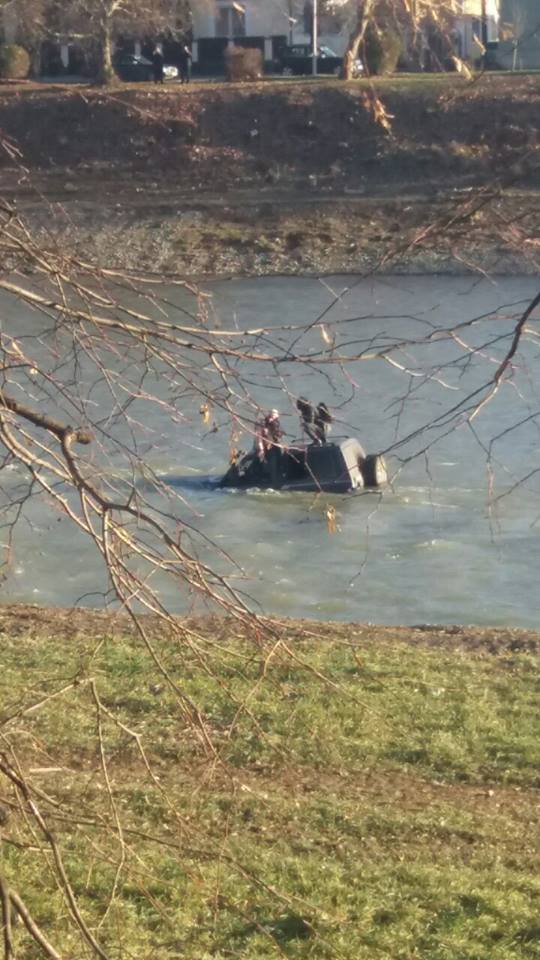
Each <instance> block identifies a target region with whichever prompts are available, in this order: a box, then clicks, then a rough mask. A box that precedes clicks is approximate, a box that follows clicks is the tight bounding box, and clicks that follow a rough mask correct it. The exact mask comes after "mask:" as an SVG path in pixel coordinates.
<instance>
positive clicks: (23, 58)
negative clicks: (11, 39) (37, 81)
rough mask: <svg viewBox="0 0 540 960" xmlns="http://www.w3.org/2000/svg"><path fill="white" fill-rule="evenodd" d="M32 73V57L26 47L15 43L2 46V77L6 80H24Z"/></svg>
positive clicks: (0, 64) (0, 73)
mask: <svg viewBox="0 0 540 960" xmlns="http://www.w3.org/2000/svg"><path fill="white" fill-rule="evenodd" d="M29 73H30V56H29V54H28V53H27V52H26V50H25V49H24V47H18V46H17V45H16V44H15V43H5V44H2V45H1V46H0V77H3V78H4V79H6V80H23V79H24V78H25V77H27V76H28V74H29Z"/></svg>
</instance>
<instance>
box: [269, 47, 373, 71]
mask: <svg viewBox="0 0 540 960" xmlns="http://www.w3.org/2000/svg"><path fill="white" fill-rule="evenodd" d="M276 68H277V72H278V73H281V74H283V76H284V77H293V76H307V75H308V74H310V73H312V72H313V55H312V49H311V46H310V44H309V43H295V44H293V46H291V47H282V49H281V50H280V52H279V59H278V62H277V64H276ZM342 70H343V57H338V55H337V54H336V53H334V51H333V50H331V49H330V47H325V46H321V47H319V54H318V56H317V73H322V74H333V75H334V76H335V77H339V76H340V75H341V73H342ZM362 70H363V68H362V63H361V61H360V60H357V61H356V63H355V71H356V74H357V75H359V74H361V73H362Z"/></svg>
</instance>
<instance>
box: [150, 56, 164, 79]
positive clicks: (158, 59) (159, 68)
mask: <svg viewBox="0 0 540 960" xmlns="http://www.w3.org/2000/svg"><path fill="white" fill-rule="evenodd" d="M163 63H164V60H163V54H162V52H161V50H160V49H159V47H156V49H155V50H154V52H153V54H152V67H153V68H154V83H163Z"/></svg>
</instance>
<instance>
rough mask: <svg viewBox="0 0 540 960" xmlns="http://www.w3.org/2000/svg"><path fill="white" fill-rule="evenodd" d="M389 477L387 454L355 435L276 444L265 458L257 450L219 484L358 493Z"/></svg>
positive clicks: (242, 458) (233, 465) (376, 486)
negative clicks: (372, 450) (367, 446)
mask: <svg viewBox="0 0 540 960" xmlns="http://www.w3.org/2000/svg"><path fill="white" fill-rule="evenodd" d="M387 480H388V473H387V469H386V463H385V461H384V457H383V456H382V455H381V454H366V453H365V452H364V449H363V447H362V446H361V444H360V443H359V442H358V440H356V439H354V438H353V437H345V438H343V439H340V438H336V440H335V441H333V442H332V443H329V442H325V443H308V444H298V445H296V444H293V445H291V446H289V447H278V446H277V445H276V447H275V448H274V449H273V450H272V451H270V453H269V456H268V457H267V458H266V459H265V460H264V461H261V460H260V459H259V457H258V456H257V454H256V451H255V450H253V451H251V452H250V453H246V454H244V455H243V456H240V457H239V458H238V459H235V461H234V462H233V463H231V465H230V466H229V469H228V470H227V472H226V473H225V474H224V476H223V477H221V479H220V480H219V481H218V484H217V485H218V486H219V487H234V488H237V489H243V490H246V489H250V488H258V489H272V490H283V491H290V492H292V491H299V492H307V493H310V492H311V493H319V492H325V493H354V492H359V491H361V490H364V489H371V490H373V489H380V488H381V487H383V486H384V485H385V484H386V482H387Z"/></svg>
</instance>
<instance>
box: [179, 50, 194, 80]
mask: <svg viewBox="0 0 540 960" xmlns="http://www.w3.org/2000/svg"><path fill="white" fill-rule="evenodd" d="M191 59H192V54H191V50H190V49H189V47H188V45H187V43H182V44H181V46H180V52H179V54H178V70H179V72H180V83H189V81H190V74H191Z"/></svg>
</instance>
